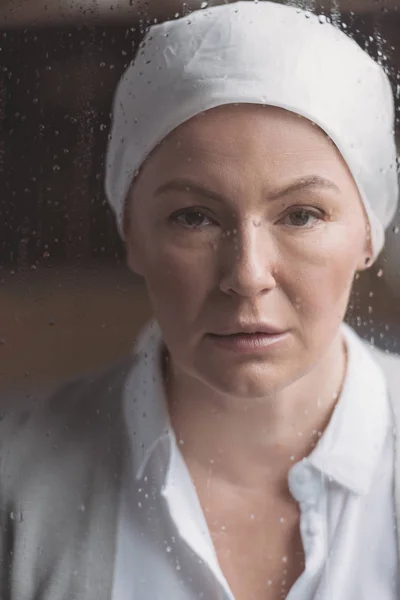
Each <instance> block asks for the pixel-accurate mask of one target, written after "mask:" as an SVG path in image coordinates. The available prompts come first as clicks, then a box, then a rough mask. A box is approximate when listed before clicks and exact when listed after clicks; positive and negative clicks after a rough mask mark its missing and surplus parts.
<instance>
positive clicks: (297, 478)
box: [288, 460, 322, 507]
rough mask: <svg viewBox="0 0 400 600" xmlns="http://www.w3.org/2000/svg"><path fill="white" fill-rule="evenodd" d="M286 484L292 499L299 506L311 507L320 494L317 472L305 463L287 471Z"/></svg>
mask: <svg viewBox="0 0 400 600" xmlns="http://www.w3.org/2000/svg"><path fill="white" fill-rule="evenodd" d="M288 484H289V489H290V492H291V493H292V495H293V497H294V498H295V499H296V500H297V502H299V503H300V504H304V505H306V506H308V507H311V506H313V505H315V504H316V502H317V500H318V497H319V495H320V493H321V485H322V484H321V480H320V476H319V474H318V472H317V471H315V470H314V469H313V468H312V467H311V465H309V464H307V461H306V460H304V461H301V462H299V463H297V464H296V465H294V466H293V467H292V468H291V470H290V471H289V477H288Z"/></svg>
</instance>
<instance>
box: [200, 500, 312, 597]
mask: <svg viewBox="0 0 400 600" xmlns="http://www.w3.org/2000/svg"><path fill="white" fill-rule="evenodd" d="M200 502H201V504H202V507H203V511H204V515H205V517H206V521H207V524H208V527H209V531H210V534H211V538H212V541H213V544H214V548H215V551H216V554H217V557H218V561H219V564H220V567H221V570H222V572H223V574H224V576H225V578H226V579H227V581H228V584H229V586H230V588H231V590H232V592H233V594H234V597H235V599H236V600H283V599H284V598H286V597H287V594H288V592H289V590H290V588H291V587H292V586H293V584H294V583H295V581H296V580H297V579H298V577H299V576H300V575H301V573H302V571H303V570H304V552H303V546H302V541H301V536H300V511H299V508H298V506H297V503H296V502H295V501H294V500H293V499H292V498H290V497H289V496H288V495H286V494H285V493H283V492H282V493H270V494H268V493H260V492H243V490H241V491H239V490H236V491H234V490H229V491H228V490H221V491H220V493H219V494H215V496H209V495H207V493H205V492H203V493H200Z"/></svg>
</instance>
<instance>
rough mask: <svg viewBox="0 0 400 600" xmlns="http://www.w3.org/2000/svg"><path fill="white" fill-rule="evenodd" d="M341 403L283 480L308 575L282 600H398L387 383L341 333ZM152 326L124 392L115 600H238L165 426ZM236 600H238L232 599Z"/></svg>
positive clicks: (363, 350) (156, 332)
mask: <svg viewBox="0 0 400 600" xmlns="http://www.w3.org/2000/svg"><path fill="white" fill-rule="evenodd" d="M343 332H344V335H345V339H346V341H347V347H348V368H347V375H346V379H345V383H344V387H343V391H342V394H341V397H340V399H339V401H338V403H337V406H336V408H335V411H334V413H333V415H332V418H331V420H330V422H329V424H328V427H327V428H326V430H325V432H324V434H323V435H322V437H321V439H320V441H319V443H318V445H317V447H316V448H315V450H314V451H313V452H312V453H311V455H310V456H309V457H308V458H306V459H304V460H303V461H301V462H300V463H297V464H295V465H294V466H293V467H292V469H291V470H290V472H289V489H290V491H291V493H292V495H293V496H294V498H295V499H296V500H297V502H298V503H299V506H300V509H301V518H300V531H301V536H302V540H303V546H304V553H305V560H306V567H305V570H304V572H303V573H302V575H301V576H300V577H299V579H298V580H297V581H296V582H295V584H294V586H293V587H292V589H291V590H290V592H289V595H288V596H287V600H317V599H320V600H395V599H397V598H399V597H400V586H399V573H398V556H397V546H396V532H395V504H394V491H393V489H394V476H393V464H394V460H393V454H394V452H393V443H394V440H393V423H392V416H391V409H390V406H389V400H388V397H387V390H386V384H385V379H384V376H383V373H382V372H381V370H380V367H378V365H377V364H376V363H375V361H374V360H373V358H372V356H371V354H370V352H369V351H368V349H367V347H366V346H365V344H364V343H363V342H362V341H361V340H360V339H359V338H358V336H357V335H356V334H355V333H354V332H353V331H352V330H351V329H350V328H349V327H348V326H346V325H343ZM161 352H162V338H161V332H160V329H159V326H158V324H157V323H156V322H152V323H150V324H149V325H148V326H147V327H146V328H145V329H144V331H143V332H142V335H141V337H140V338H139V340H138V342H137V344H136V347H135V353H136V354H137V356H138V360H137V361H136V363H135V366H134V367H133V369H132V371H131V373H130V375H129V376H128V378H127V381H126V390H125V399H124V403H125V404H124V409H125V416H126V424H127V428H128V432H129V436H130V440H131V445H132V454H131V456H130V463H129V467H128V468H127V471H126V474H125V486H124V487H123V491H122V495H121V506H120V518H119V533H118V540H117V555H116V563H115V578H114V592H113V598H112V600H195V599H196V600H197V599H201V598H204V600H235V599H234V596H233V594H232V592H231V590H230V589H229V585H228V583H227V581H226V579H225V577H224V575H223V573H222V571H221V569H220V567H219V564H218V559H217V556H216V553H215V550H214V547H213V544H212V541H211V537H210V534H209V531H208V527H207V524H206V520H205V518H204V514H203V512H202V509H201V506H200V503H199V500H198V497H197V493H196V491H195V488H194V485H193V483H192V480H191V477H190V475H189V472H188V469H187V467H186V465H185V462H184V460H183V457H182V454H181V452H180V451H179V447H178V444H177V442H176V439H175V436H174V433H173V431H172V428H171V426H170V421H169V418H168V411H167V405H166V398H165V393H164V388H163V381H162V372H161ZM236 600H240V598H238V599H236Z"/></svg>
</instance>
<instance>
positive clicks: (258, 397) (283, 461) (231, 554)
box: [126, 105, 371, 600]
mask: <svg viewBox="0 0 400 600" xmlns="http://www.w3.org/2000/svg"><path fill="white" fill-rule="evenodd" d="M128 202H129V203H128V206H127V219H126V242H127V256H128V264H129V266H130V267H131V269H132V270H134V271H135V272H137V273H139V274H141V275H143V277H144V278H145V281H146V285H147V288H148V291H149V296H150V300H151V303H152V306H153V309H154V314H155V316H156V317H157V319H158V321H159V323H160V325H161V328H162V331H163V334H164V340H165V343H166V346H167V348H168V351H169V361H168V365H167V374H168V377H167V392H168V401H169V407H170V415H171V421H172V423H173V426H174V430H175V432H176V435H177V437H178V439H179V441H180V444H181V446H180V447H181V449H182V453H183V455H184V457H185V460H186V462H187V465H188V467H189V471H190V473H191V475H192V478H193V481H194V483H195V485H196V487H197V490H198V494H199V498H200V502H201V504H202V507H203V510H204V513H205V516H206V518H207V521H208V524H209V527H210V531H211V535H212V537H213V540H214V544H215V547H216V550H217V554H218V557H219V560H220V564H221V567H222V569H223V571H224V573H225V575H226V577H227V580H228V582H229V583H230V585H231V588H232V589H233V591H234V593H235V594H236V598H237V599H238V600H253V599H254V600H260V599H261V598H262V599H264V598H284V597H286V594H287V591H288V590H289V589H290V587H291V585H292V584H293V582H294V581H295V579H296V578H297V577H298V575H299V574H300V572H301V571H302V569H303V568H304V565H303V552H302V545H301V541H300V535H299V528H298V523H299V512H298V506H297V504H296V503H295V501H294V500H293V498H292V497H291V495H290V493H289V491H288V487H287V475H288V471H289V469H290V467H291V466H292V465H293V464H294V462H297V461H298V460H300V459H301V458H303V457H304V456H307V455H308V454H309V452H310V451H311V449H312V448H313V447H314V446H315V444H316V442H317V441H318V439H319V436H320V435H321V433H322V431H323V430H324V428H325V427H326V425H327V423H328V421H329V418H330V416H331V414H332V411H333V409H334V407H335V404H336V401H337V398H338V396H339V394H340V390H341V387H342V383H343V378H344V375H345V370H346V359H345V347H344V343H343V340H342V335H341V332H340V324H341V322H342V321H343V318H344V315H345V312H346V308H347V304H348V300H349V294H350V289H351V285H352V282H353V279H354V276H355V274H356V272H357V271H358V270H362V269H364V268H366V259H367V258H369V257H370V256H371V249H370V244H369V236H368V227H367V222H366V218H365V215H364V210H363V207H362V203H361V200H360V197H359V194H358V190H357V188H356V185H355V183H354V181H353V178H352V176H351V174H350V172H349V170H348V168H347V166H346V164H345V163H344V161H343V160H342V158H341V156H340V154H339V152H338V151H337V149H336V147H335V146H334V144H333V143H332V142H331V140H330V139H329V138H328V137H327V136H326V135H325V134H324V133H323V132H322V131H321V130H320V129H319V128H318V127H317V126H315V125H314V124H312V123H311V122H309V121H308V120H306V119H304V118H301V117H299V116H298V115H295V114H292V113H290V112H287V111H285V110H283V109H280V108H273V107H263V106H255V105H235V106H233V105H230V106H223V107H218V108H215V109H212V110H210V111H207V112H205V113H204V114H202V115H198V116H197V117H195V118H193V119H191V120H190V121H188V122H187V123H185V124H183V125H181V126H180V127H179V128H178V129H177V130H175V131H174V132H173V133H172V134H171V135H170V136H169V137H168V138H166V140H164V142H163V143H162V144H161V145H160V146H159V147H158V148H157V149H156V150H155V151H154V152H153V153H152V154H151V156H150V158H149V159H148V160H147V161H146V163H145V164H144V166H143V167H142V169H141V172H140V174H139V176H138V177H137V179H136V181H135V184H134V186H133V189H132V192H131V194H130V197H129V200H128ZM241 321H245V322H259V321H263V322H267V323H269V324H270V325H273V326H275V327H277V328H279V329H280V330H283V331H285V332H287V334H286V336H285V337H284V338H283V339H282V340H281V341H280V342H278V343H277V344H274V345H272V346H270V347H269V348H268V350H266V351H264V352H261V353H260V352H259V353H254V354H238V353H234V352H232V351H230V350H227V349H222V348H220V347H218V346H217V345H216V343H215V342H214V339H213V338H211V337H210V336H209V335H208V334H210V333H216V334H218V333H224V332H225V331H226V330H231V329H233V330H235V329H236V330H238V329H240V327H238V326H237V325H238V323H240V322H241Z"/></svg>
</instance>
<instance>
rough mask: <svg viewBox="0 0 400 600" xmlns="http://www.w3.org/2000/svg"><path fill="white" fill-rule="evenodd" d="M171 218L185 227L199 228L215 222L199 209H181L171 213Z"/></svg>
mask: <svg viewBox="0 0 400 600" xmlns="http://www.w3.org/2000/svg"><path fill="white" fill-rule="evenodd" d="M171 220H172V221H173V222H174V223H178V224H179V225H183V227H185V228H186V229H201V228H203V227H209V226H210V225H214V224H215V223H214V222H213V221H212V220H211V219H210V218H209V217H208V216H207V215H205V214H204V213H202V212H201V211H200V210H193V209H191V210H187V209H186V210H183V211H179V212H178V213H175V214H174V215H172V217H171Z"/></svg>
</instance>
